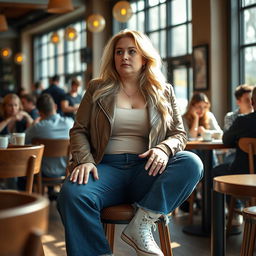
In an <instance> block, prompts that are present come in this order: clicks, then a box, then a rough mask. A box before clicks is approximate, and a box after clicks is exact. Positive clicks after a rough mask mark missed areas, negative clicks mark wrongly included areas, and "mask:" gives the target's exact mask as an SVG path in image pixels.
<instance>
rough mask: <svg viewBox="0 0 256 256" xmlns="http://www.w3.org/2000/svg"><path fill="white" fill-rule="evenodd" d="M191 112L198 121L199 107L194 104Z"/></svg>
mask: <svg viewBox="0 0 256 256" xmlns="http://www.w3.org/2000/svg"><path fill="white" fill-rule="evenodd" d="M190 113H191V115H192V116H193V118H194V119H196V120H197V121H198V120H199V115H198V113H197V109H196V108H195V107H194V106H192V107H191V110H190Z"/></svg>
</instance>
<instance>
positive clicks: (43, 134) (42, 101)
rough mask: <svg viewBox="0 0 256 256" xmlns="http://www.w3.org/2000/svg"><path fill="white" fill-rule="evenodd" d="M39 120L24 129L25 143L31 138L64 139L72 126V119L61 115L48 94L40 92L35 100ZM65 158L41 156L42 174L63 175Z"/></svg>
mask: <svg viewBox="0 0 256 256" xmlns="http://www.w3.org/2000/svg"><path fill="white" fill-rule="evenodd" d="M36 105H37V109H38V111H39V114H40V121H39V122H38V123H36V124H34V125H33V126H31V127H30V128H29V129H27V131H26V144H31V143H32V139H33V138H48V139H66V138H69V130H70V128H71V127H72V126H73V119H72V118H69V117H61V116H60V115H59V114H58V113H57V112H56V111H57V107H56V104H55V103H54V100H53V98H52V97H51V96H50V95H49V94H42V95H41V96H40V97H39V98H38V100H37V104H36ZM66 163H67V159H66V158H65V157H63V158H56V157H51V158H50V157H47V158H46V157H43V160H42V167H41V168H42V175H43V176H44V177H59V176H62V175H65V172H66Z"/></svg>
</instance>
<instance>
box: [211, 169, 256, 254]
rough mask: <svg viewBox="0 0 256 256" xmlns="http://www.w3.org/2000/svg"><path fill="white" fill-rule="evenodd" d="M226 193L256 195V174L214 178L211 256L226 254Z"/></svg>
mask: <svg viewBox="0 0 256 256" xmlns="http://www.w3.org/2000/svg"><path fill="white" fill-rule="evenodd" d="M225 194H228V195H233V196H245V197H256V174H239V175H226V176H220V177H215V178H214V181H213V207H212V210H213V211H212V232H211V256H225V255H226V234H225V233H226V232H225V207H224V206H225Z"/></svg>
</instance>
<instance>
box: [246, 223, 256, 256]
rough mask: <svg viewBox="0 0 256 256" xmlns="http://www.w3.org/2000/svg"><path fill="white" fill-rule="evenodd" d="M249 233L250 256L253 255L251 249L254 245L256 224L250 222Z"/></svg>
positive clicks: (252, 249)
mask: <svg viewBox="0 0 256 256" xmlns="http://www.w3.org/2000/svg"><path fill="white" fill-rule="evenodd" d="M250 231H251V232H250V235H249V239H250V240H249V254H248V255H250V256H253V251H254V245H255V238H256V225H255V224H251V230H250Z"/></svg>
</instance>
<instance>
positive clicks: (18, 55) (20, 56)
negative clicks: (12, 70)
mask: <svg viewBox="0 0 256 256" xmlns="http://www.w3.org/2000/svg"><path fill="white" fill-rule="evenodd" d="M24 59H25V57H24V55H23V54H22V53H16V54H15V56H14V61H15V63H16V64H22V63H23V62H24Z"/></svg>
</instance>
